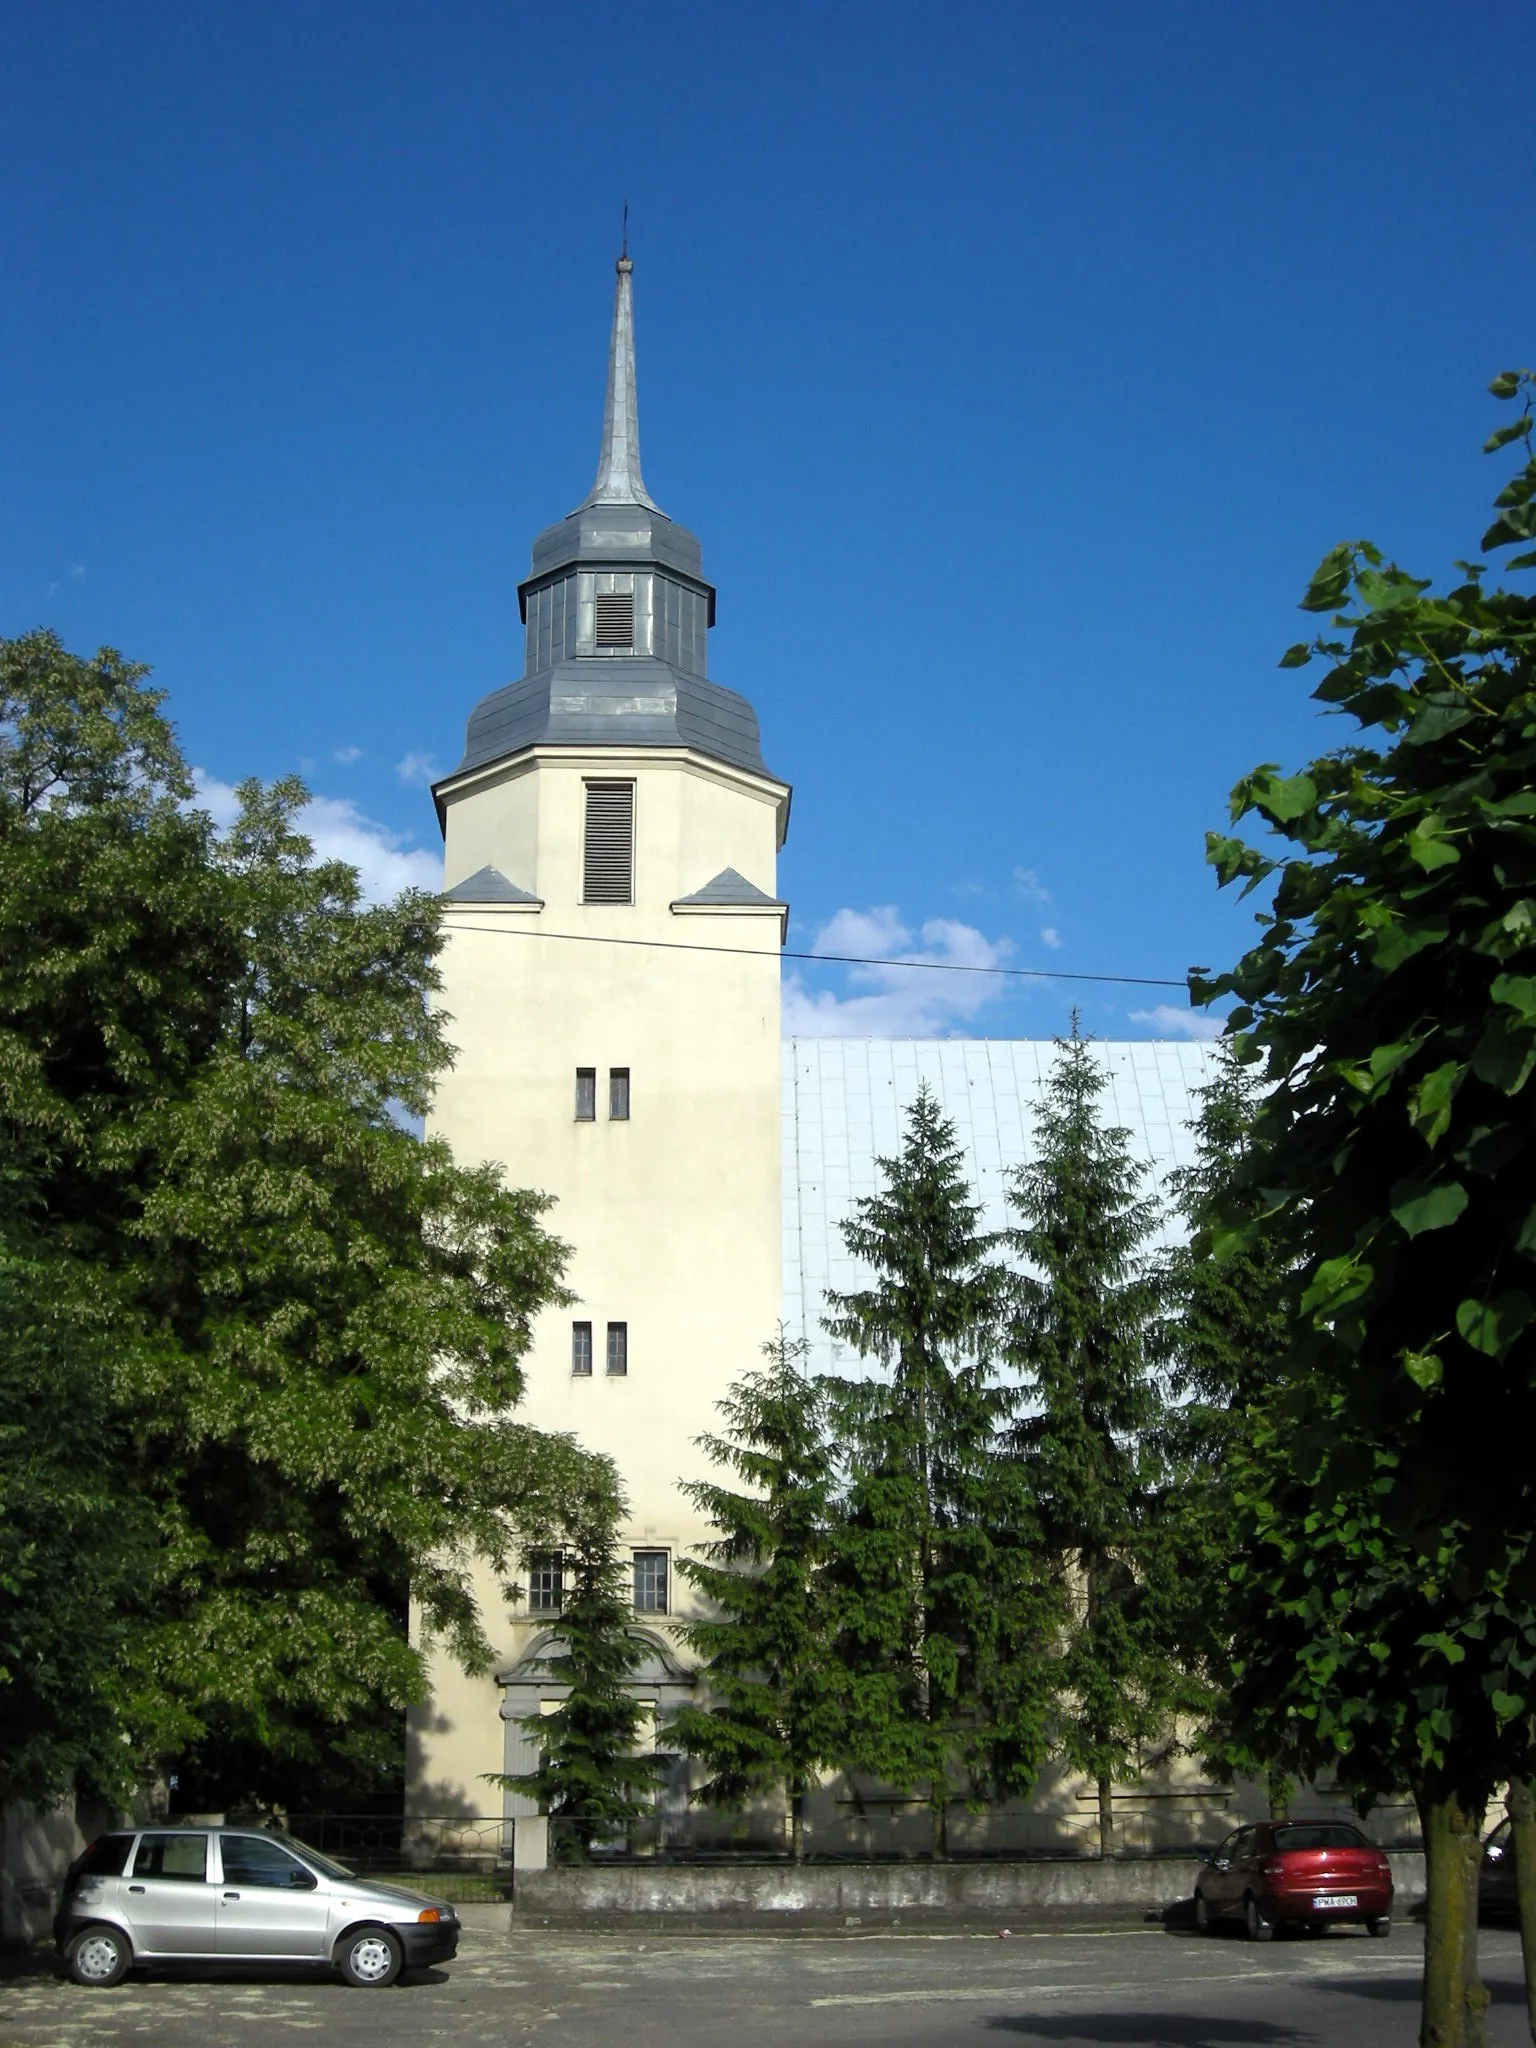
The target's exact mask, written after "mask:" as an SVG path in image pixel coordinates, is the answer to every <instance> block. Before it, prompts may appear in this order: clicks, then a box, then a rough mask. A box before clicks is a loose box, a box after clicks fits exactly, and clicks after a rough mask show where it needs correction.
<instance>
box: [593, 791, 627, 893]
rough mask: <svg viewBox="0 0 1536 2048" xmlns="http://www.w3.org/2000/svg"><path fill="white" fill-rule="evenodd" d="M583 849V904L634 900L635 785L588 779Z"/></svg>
mask: <svg viewBox="0 0 1536 2048" xmlns="http://www.w3.org/2000/svg"><path fill="white" fill-rule="evenodd" d="M586 793H587V830H586V838H585V841H584V844H583V848H582V866H581V900H582V902H583V903H633V902H634V900H635V785H634V784H633V783H632V782H589V783H587V784H586Z"/></svg>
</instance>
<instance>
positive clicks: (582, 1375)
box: [571, 1323, 592, 1380]
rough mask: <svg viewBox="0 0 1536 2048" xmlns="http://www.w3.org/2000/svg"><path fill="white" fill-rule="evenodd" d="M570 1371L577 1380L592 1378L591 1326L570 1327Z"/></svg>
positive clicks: (587, 1324) (575, 1324) (574, 1325)
mask: <svg viewBox="0 0 1536 2048" xmlns="http://www.w3.org/2000/svg"><path fill="white" fill-rule="evenodd" d="M571 1371H572V1373H573V1374H574V1375H575V1377H576V1378H577V1379H579V1380H586V1379H590V1378H591V1377H592V1325H591V1324H590V1323H572V1325H571Z"/></svg>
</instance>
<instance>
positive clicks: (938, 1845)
mask: <svg viewBox="0 0 1536 2048" xmlns="http://www.w3.org/2000/svg"><path fill="white" fill-rule="evenodd" d="M928 1818H929V1821H930V1824H931V1826H932V1846H933V1860H934V1862H935V1863H943V1862H944V1861H945V1860H946V1858H947V1857H948V1855H949V1788H948V1786H947V1785H944V1784H943V1783H941V1781H940V1780H939V1779H937V1778H935V1779H934V1780H933V1781H932V1782H931V1783H930V1785H929V1787H928Z"/></svg>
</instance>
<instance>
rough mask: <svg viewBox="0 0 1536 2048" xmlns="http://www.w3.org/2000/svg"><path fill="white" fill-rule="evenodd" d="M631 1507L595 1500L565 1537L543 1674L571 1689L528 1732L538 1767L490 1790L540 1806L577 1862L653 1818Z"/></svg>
mask: <svg viewBox="0 0 1536 2048" xmlns="http://www.w3.org/2000/svg"><path fill="white" fill-rule="evenodd" d="M623 1514H624V1506H623V1503H622V1501H621V1500H620V1499H619V1498H618V1497H617V1495H616V1493H615V1492H614V1491H612V1490H611V1489H605V1490H602V1491H597V1492H594V1493H593V1494H592V1495H591V1496H590V1497H589V1498H588V1499H587V1500H586V1501H585V1502H584V1503H583V1504H582V1507H581V1509H580V1511H579V1512H578V1514H577V1515H576V1517H575V1519H574V1520H573V1521H572V1522H571V1524H570V1525H569V1527H568V1528H567V1530H566V1533H565V1544H564V1549H563V1550H562V1553H561V1556H562V1562H563V1567H564V1569H565V1571H566V1572H567V1573H568V1574H569V1580H570V1583H569V1585H568V1586H567V1588H566V1590H565V1592H564V1596H563V1598H562V1602H561V1609H560V1619H559V1622H558V1624H557V1627H558V1634H557V1635H556V1636H555V1637H554V1638H553V1640H552V1642H551V1644H550V1646H549V1647H548V1649H547V1650H546V1651H545V1653H544V1655H543V1656H542V1657H541V1658H540V1659H538V1660H537V1667H538V1668H539V1669H540V1670H542V1671H543V1672H544V1673H545V1675H546V1676H547V1677H548V1678H550V1679H552V1680H553V1681H554V1683H555V1684H556V1685H560V1686H565V1687H568V1688H569V1690H568V1691H567V1693H566V1695H565V1697H564V1699H562V1700H561V1701H560V1703H559V1705H558V1706H557V1707H556V1708H555V1709H554V1711H553V1712H552V1713H549V1714H531V1715H529V1716H528V1717H527V1718H526V1719H525V1720H524V1721H523V1722H522V1726H523V1728H524V1729H525V1730H526V1731H527V1732H528V1734H530V1735H531V1736H533V1737H534V1739H535V1740H536V1741H537V1742H538V1743H540V1745H541V1751H540V1757H539V1764H538V1768H537V1769H536V1770H534V1771H530V1772H525V1773H522V1774H516V1773H514V1774H511V1775H508V1774H505V1773H499V1772H498V1773H495V1774H493V1775H490V1776H489V1779H488V1782H489V1783H491V1784H493V1785H499V1786H501V1787H502V1788H503V1790H506V1791H510V1792H520V1793H522V1794H523V1795H524V1797H525V1798H529V1799H537V1800H538V1802H539V1806H540V1808H541V1810H542V1811H543V1812H545V1813H547V1814H549V1815H550V1817H551V1819H552V1820H554V1821H556V1822H558V1823H559V1824H560V1838H561V1846H562V1848H564V1849H567V1850H569V1849H571V1848H575V1849H577V1850H578V1851H579V1852H580V1853H585V1851H586V1850H587V1849H588V1848H590V1846H591V1844H592V1841H593V1839H594V1838H600V1837H605V1836H611V1835H614V1834H622V1833H623V1832H624V1830H625V1829H626V1828H629V1827H632V1826H633V1825H634V1824H635V1822H637V1821H640V1820H643V1819H645V1818H646V1816H647V1815H648V1814H649V1813H650V1811H651V1796H652V1794H653V1793H654V1791H655V1787H656V1781H657V1777H658V1775H659V1772H660V1768H661V1759H660V1758H659V1757H658V1756H657V1755H655V1754H654V1753H649V1754H637V1753H636V1744H637V1742H638V1741H639V1739H640V1732H641V1726H642V1724H643V1722H644V1720H645V1718H646V1715H647V1713H648V1711H649V1710H648V1709H647V1708H646V1707H644V1706H642V1705H641V1703H640V1701H639V1700H638V1699H637V1698H636V1697H635V1695H634V1693H633V1692H631V1690H630V1689H629V1685H628V1680H629V1678H630V1676H631V1674H632V1673H633V1672H634V1671H635V1669H636V1668H637V1667H638V1666H639V1665H640V1664H641V1663H642V1662H643V1661H644V1658H645V1656H646V1654H647V1645H646V1642H645V1639H644V1638H643V1637H642V1636H640V1635H638V1634H636V1633H635V1631H634V1627H633V1618H632V1616H631V1612H630V1589H629V1585H628V1582H627V1577H626V1560H625V1558H624V1556H623V1554H622V1553H621V1551H620V1549H619V1539H618V1530H619V1524H620V1522H621V1520H622V1519H623Z"/></svg>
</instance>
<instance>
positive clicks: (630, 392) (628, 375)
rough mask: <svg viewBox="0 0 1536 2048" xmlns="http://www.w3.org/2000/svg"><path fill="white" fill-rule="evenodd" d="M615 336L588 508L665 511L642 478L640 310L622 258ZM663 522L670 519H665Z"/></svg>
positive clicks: (629, 266) (611, 343)
mask: <svg viewBox="0 0 1536 2048" xmlns="http://www.w3.org/2000/svg"><path fill="white" fill-rule="evenodd" d="M613 268H614V274H615V277H616V280H617V282H616V283H615V285H614V288H613V331H612V333H611V334H610V336H609V339H608V395H607V397H606V399H605V400H604V403H603V441H602V448H601V450H600V452H599V454H598V458H597V482H596V483H595V484H593V486H592V488H591V490H590V491H589V492H588V493H587V495H586V497H585V498H584V499H583V500H582V504H583V505H646V506H649V508H650V509H651V511H652V512H660V511H661V507H660V506H659V505H658V504H657V503H656V500H655V499H654V498H653V497H652V496H651V495H650V493H649V492H648V491H647V490H646V488H645V479H644V478H643V477H642V476H641V474H640V407H639V405H638V403H637V402H636V399H635V309H634V300H633V296H632V293H631V289H630V282H629V281H630V278H631V276H632V275H633V272H634V268H635V266H634V265H633V263H631V262H630V260H629V258H628V256H621V257H620V258H619V260H618V262H617V263H616V264H615V265H614V266H613ZM662 516H663V517H665V516H666V515H665V514H663V515H662Z"/></svg>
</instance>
